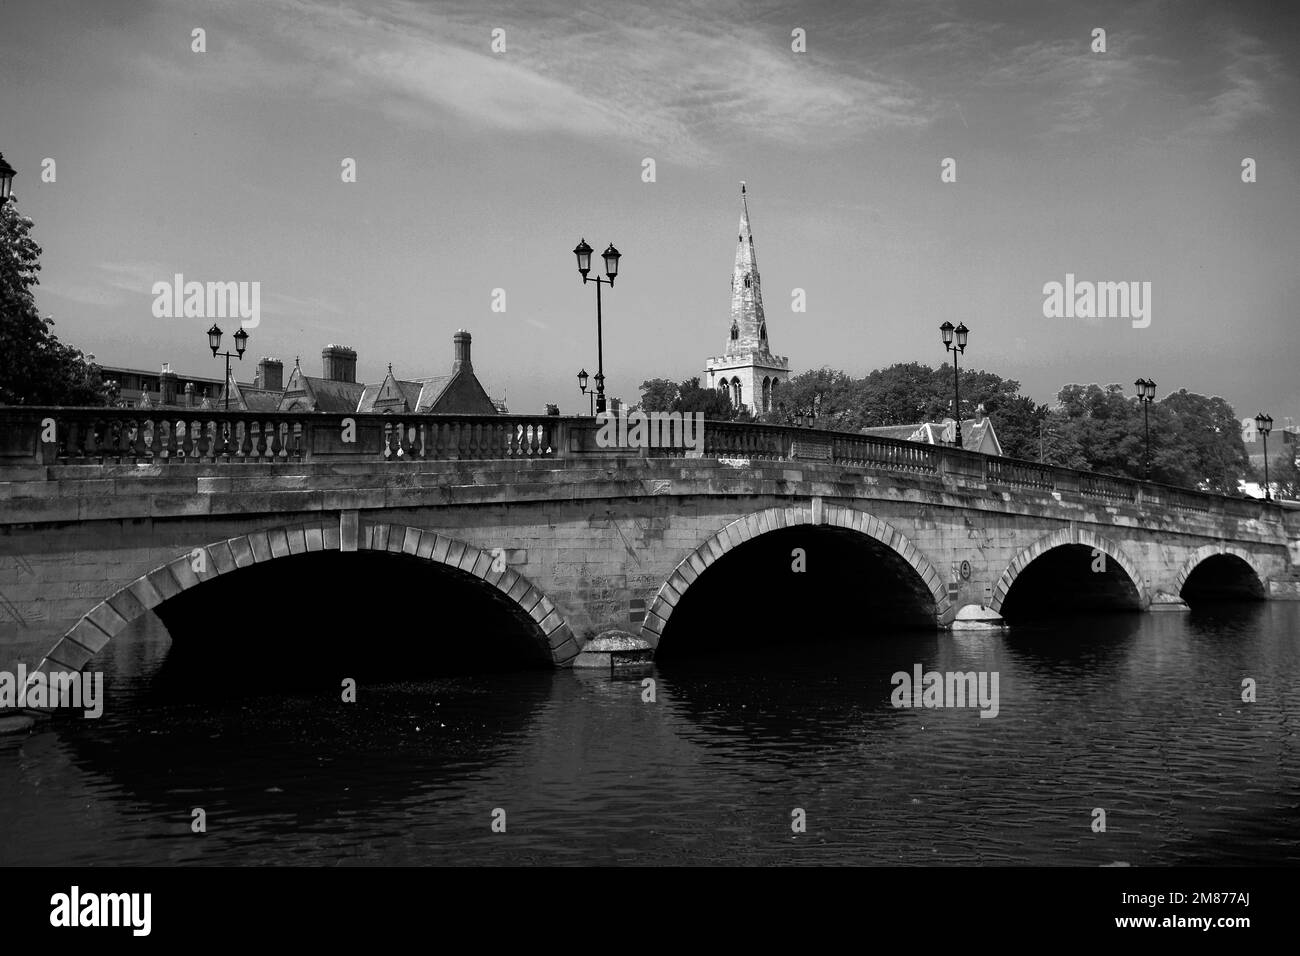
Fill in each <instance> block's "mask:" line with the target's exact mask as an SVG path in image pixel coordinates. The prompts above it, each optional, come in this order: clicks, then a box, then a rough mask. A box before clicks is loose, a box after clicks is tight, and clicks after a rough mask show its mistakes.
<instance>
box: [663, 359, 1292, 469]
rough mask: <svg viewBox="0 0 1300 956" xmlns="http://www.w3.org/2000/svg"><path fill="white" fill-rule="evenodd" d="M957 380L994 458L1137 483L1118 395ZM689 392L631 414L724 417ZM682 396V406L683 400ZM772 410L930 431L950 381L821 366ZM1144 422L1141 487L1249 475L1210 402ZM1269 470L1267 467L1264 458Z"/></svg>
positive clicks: (912, 368)
mask: <svg viewBox="0 0 1300 956" xmlns="http://www.w3.org/2000/svg"><path fill="white" fill-rule="evenodd" d="M960 376H961V383H960V384H961V407H962V412H963V418H970V417H972V416H973V414H974V412H975V410H976V409H977V408H978V407H979V406H981V405H982V406H983V407H984V411H985V413H986V414H988V416H989V417H990V418H992V419H993V427H994V428H995V429H996V431H997V434H998V439H999V440H1000V441H1001V443H1002V450H1003V454H1005V455H1006V456H1008V457H1010V458H1022V459H1026V460H1029V461H1043V462H1044V463H1046V464H1051V465H1060V466H1062V467H1066V468H1075V469H1080V470H1086V471H1094V472H1097V473H1099V474H1106V475H1116V476H1122V477H1130V478H1141V477H1143V473H1144V459H1145V456H1146V439H1145V423H1144V418H1143V415H1144V409H1143V407H1142V404H1141V402H1139V401H1138V399H1137V398H1136V397H1135V396H1130V395H1126V394H1125V391H1124V387H1123V386H1121V385H1104V386H1103V385H1097V384H1091V385H1077V384H1076V385H1066V386H1065V387H1064V388H1062V389H1061V390H1060V392H1059V393H1058V394H1057V397H1056V403H1055V404H1054V405H1053V406H1050V407H1049V406H1047V405H1041V404H1038V403H1037V402H1035V401H1034V400H1033V399H1032V398H1030V397H1029V396H1027V395H1022V394H1020V383H1019V382H1017V381H1015V380H1014V379H1006V378H1002V377H1001V376H1000V375H997V374H995V373H993V372H988V371H984V370H982V369H981V370H966V369H963V370H962V371H961V373H960ZM698 385H699V380H698V379H692V380H690V381H689V382H683V383H681V384H680V385H674V384H673V383H672V382H670V381H669V380H667V379H652V380H651V381H649V382H645V383H643V384H642V386H641V389H642V393H643V405H642V407H643V408H645V409H646V410H647V411H685V410H689V411H696V410H699V411H704V412H705V414H706V416H707V417H709V418H711V419H715V420H727V419H730V418H733V417H736V416H735V413H734V411H733V410H732V409H731V403H730V401H729V400H728V397H727V395H726V393H725V392H721V391H717V392H715V391H712V390H709V389H699V388H698ZM688 386H691V388H688ZM688 394H689V395H690V396H692V397H691V398H690V399H686V398H685V396H687V395H688ZM697 395H698V396H699V397H698V399H697V398H695V397H694V396H697ZM713 400H716V401H717V402H718V405H717V406H715V405H713V404H711V401H713ZM776 401H777V407H776V408H775V409H774V410H773V411H771V412H767V413H765V414H763V415H762V416H760V418H761V420H762V421H767V422H773V423H777V424H789V423H793V422H796V421H798V420H799V419H800V417H801V416H803V415H804V414H806V413H810V412H813V411H814V410H815V411H816V424H817V425H818V426H819V427H821V428H828V429H834V430H839V431H851V432H856V431H858V430H859V429H861V428H863V427H867V426H876V425H912V424H919V423H921V422H927V421H931V422H934V421H942V420H943V419H944V418H947V417H950V416H951V415H952V402H953V371H952V366H951V365H942V366H940V367H938V368H932V367H930V366H928V365H924V364H922V363H919V362H904V363H899V364H896V365H891V366H889V367H887V368H882V369H876V370H875V371H873V372H870V373H868V374H867V375H865V376H862V377H861V378H854V377H853V376H851V375H849V374H847V373H845V372H842V371H839V370H837V369H832V368H828V367H823V368H819V369H809V370H808V371H806V372H801V373H800V374H798V375H795V376H792V377H791V378H790V379H789V380H788V381H786V382H783V383H782V384H781V386H780V388H778V389H777V392H776ZM688 406H689V407H688ZM720 406H725V407H720ZM1146 412H1147V413H1148V414H1149V415H1150V428H1151V473H1150V477H1151V479H1152V480H1153V481H1161V482H1165V483H1167V484H1172V485H1180V486H1183V487H1189V488H1200V489H1203V490H1206V491H1217V492H1221V493H1225V494H1234V493H1236V492H1237V488H1238V482H1239V481H1240V480H1242V479H1245V478H1252V477H1253V476H1254V470H1253V469H1252V468H1251V465H1250V461H1249V459H1248V457H1247V454H1246V449H1245V446H1244V445H1243V444H1242V442H1241V427H1240V424H1239V423H1238V420H1237V417H1236V414H1235V413H1234V411H1233V409H1232V406H1231V405H1229V404H1228V403H1227V402H1226V401H1224V400H1223V399H1222V398H1218V397H1209V398H1207V397H1206V396H1204V395H1198V394H1196V393H1195V392H1189V391H1188V390H1186V389H1180V390H1179V391H1177V392H1173V393H1172V394H1170V395H1167V396H1166V397H1165V398H1164V399H1162V400H1161V401H1158V402H1153V403H1152V404H1151V406H1150V408H1149V409H1146ZM1269 467H1270V469H1273V468H1274V464H1273V462H1272V461H1271V460H1270V462H1269ZM1277 469H1278V470H1277V472H1276V475H1274V474H1272V473H1270V477H1271V478H1273V480H1274V483H1275V484H1276V483H1277V481H1278V480H1279V478H1280V477H1281V476H1283V475H1286V476H1288V478H1289V476H1290V475H1291V472H1292V471H1294V470H1295V465H1294V463H1292V464H1290V465H1286V464H1285V463H1284V462H1282V460H1281V459H1279V464H1278V466H1277ZM1288 487H1289V486H1288Z"/></svg>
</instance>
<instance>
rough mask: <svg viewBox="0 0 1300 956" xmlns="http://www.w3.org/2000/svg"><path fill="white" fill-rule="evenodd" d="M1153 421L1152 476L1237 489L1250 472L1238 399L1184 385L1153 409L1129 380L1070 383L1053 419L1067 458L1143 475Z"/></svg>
mask: <svg viewBox="0 0 1300 956" xmlns="http://www.w3.org/2000/svg"><path fill="white" fill-rule="evenodd" d="M1148 413H1149V415H1150V421H1151V426H1150V427H1151V479H1152V480H1153V481H1161V482H1165V483H1166V484H1171V485H1181V486H1183V487H1187V488H1201V489H1203V490H1206V491H1217V492H1220V493H1223V494H1233V493H1235V492H1236V490H1237V483H1238V481H1239V480H1240V479H1242V478H1245V477H1248V476H1249V475H1250V474H1251V469H1250V463H1249V461H1248V460H1247V457H1246V449H1245V446H1244V445H1242V443H1241V428H1240V425H1238V423H1237V417H1236V414H1235V413H1234V412H1233V410H1232V406H1231V405H1229V404H1228V403H1227V402H1225V401H1224V400H1223V399H1222V398H1218V397H1217V396H1216V397H1214V398H1206V397H1205V396H1204V395H1197V394H1196V393H1195V392H1189V391H1187V390H1186V389H1182V390H1180V391H1178V392H1175V393H1173V394H1171V395H1169V396H1167V397H1166V398H1165V399H1164V400H1163V401H1159V402H1153V403H1152V404H1151V407H1150V408H1149V409H1147V410H1145V412H1144V410H1143V409H1142V407H1141V402H1140V401H1139V400H1138V399H1137V398H1135V397H1127V396H1125V394H1124V387H1123V386H1122V385H1107V386H1105V387H1103V386H1101V385H1096V384H1093V385H1067V386H1065V387H1064V388H1063V389H1061V391H1060V392H1059V393H1058V394H1057V406H1056V408H1055V409H1053V410H1052V412H1051V414H1050V415H1049V416H1048V419H1047V420H1048V423H1049V425H1050V426H1051V427H1052V430H1053V432H1054V433H1055V436H1056V438H1057V441H1058V443H1059V444H1058V448H1057V450H1058V451H1059V452H1061V453H1063V454H1062V457H1064V458H1065V459H1066V460H1059V459H1058V460H1052V459H1048V460H1052V463H1053V464H1062V465H1066V466H1068V467H1072V468H1083V469H1086V470H1089V471H1096V472H1098V473H1100V474H1106V475H1118V476H1121V477H1128V478H1142V477H1143V474H1144V471H1145V467H1144V463H1145V458H1146V437H1145V431H1146V423H1145V422H1144V416H1145V415H1146V414H1148Z"/></svg>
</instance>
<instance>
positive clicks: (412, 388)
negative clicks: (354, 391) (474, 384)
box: [356, 372, 473, 414]
mask: <svg viewBox="0 0 1300 956" xmlns="http://www.w3.org/2000/svg"><path fill="white" fill-rule="evenodd" d="M456 374H459V373H455V374H452V375H429V376H425V377H424V378H417V379H415V380H414V381H404V380H402V379H398V378H395V377H394V376H393V373H392V372H389V373H388V375H387V376H385V377H384V380H383V381H382V382H380V383H379V384H377V385H367V386H366V387H365V391H363V392H362V394H361V398H360V399H359V401H358V402H357V408H356V410H357V412H359V413H366V412H374V411H376V410H378V411H383V406H386V405H387V406H391V405H392V404H393V399H394V397H395V396H400V397H401V399H402V401H404V402H405V404H406V408H407V409H408V410H409V411H412V412H418V413H421V414H423V413H425V412H428V411H430V410H432V409H433V408H434V407H436V406H437V404H438V399H439V398H441V397H442V393H443V392H444V391H446V390H447V386H448V385H450V384H451V381H452V379H453V378H455V377H456ZM471 374H473V373H471Z"/></svg>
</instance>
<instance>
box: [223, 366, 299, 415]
mask: <svg viewBox="0 0 1300 956" xmlns="http://www.w3.org/2000/svg"><path fill="white" fill-rule="evenodd" d="M229 385H230V404H231V405H233V406H234V407H235V408H239V409H244V410H246V411H250V412H274V411H278V410H279V408H280V397H281V396H282V395H283V394H284V393H283V392H280V391H277V390H273V389H269V388H257V387H256V386H254V385H240V384H239V382H237V381H236V380H235V377H234V376H233V375H232V376H230V383H229ZM224 406H225V392H221V391H219V392H218V393H217V400H216V402H215V407H217V408H222V407H224Z"/></svg>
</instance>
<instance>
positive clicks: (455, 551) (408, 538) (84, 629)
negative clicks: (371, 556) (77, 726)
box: [33, 524, 578, 673]
mask: <svg viewBox="0 0 1300 956" xmlns="http://www.w3.org/2000/svg"><path fill="white" fill-rule="evenodd" d="M352 550H353V549H351V548H349V549H347V551H352ZM331 551H332V552H344V549H343V548H342V546H341V535H340V532H339V527H338V525H337V524H328V525H326V526H324V527H323V526H322V525H320V524H304V525H292V526H280V527H275V528H270V529H268V530H265V531H256V532H252V533H250V534H245V535H239V536H237V537H234V538H229V539H225V540H222V541H216V542H213V543H211V544H207V545H204V546H202V547H197V548H193V549H191V550H190V551H187V552H185V553H184V554H182V555H181V556H179V557H177V558H174V559H173V560H172V561H170V562H168V563H167V564H164V565H162V566H160V567H157V568H155V569H154V570H152V571H150V572H148V573H147V574H142V575H140V576H139V577H138V578H136V579H135V580H134V581H132V582H131V583H130V584H128V585H126V586H125V587H122V588H120V589H119V590H117V591H116V592H114V593H113V594H112V595H111V596H109V597H107V598H105V599H104V600H103V601H100V602H99V604H97V605H95V606H94V607H93V608H91V609H90V611H88V612H87V613H86V614H85V615H83V616H82V618H81V619H80V620H79V621H78V622H77V623H76V624H75V625H73V626H72V627H71V628H70V629H69V630H68V632H67V633H66V634H64V635H63V637H61V638H60V639H59V640H58V641H57V642H56V643H55V645H54V646H53V647H52V648H51V649H50V650H49V651H48V652H47V653H46V655H45V656H44V658H42V660H41V663H40V664H39V665H38V666H37V668H36V671H45V672H49V671H50V670H54V669H59V670H65V671H80V670H81V669H83V668H84V667H85V666H86V665H87V664H88V663H89V662H90V661H91V660H92V659H93V658H94V657H95V655H97V654H98V653H99V652H100V651H102V650H103V649H104V648H105V647H106V646H107V645H108V643H109V642H110V641H111V640H112V639H113V638H114V637H115V636H117V635H118V634H119V633H121V632H122V631H123V630H124V629H125V628H126V627H127V626H128V625H130V624H131V623H132V622H134V621H135V620H136V619H138V618H139V617H141V616H142V615H143V614H144V613H145V612H146V611H150V610H153V609H154V608H156V607H158V606H160V605H162V604H163V603H164V602H166V601H168V600H170V599H171V598H174V597H176V596H177V595H180V594H182V593H184V592H186V591H188V590H190V589H191V588H194V587H197V586H199V585H200V584H203V583H204V582H207V581H211V580H214V579H216V578H218V577H221V576H224V575H231V574H236V573H238V572H239V571H240V570H242V569H244V568H250V567H253V566H255V565H262V564H267V563H270V562H274V561H276V560H281V559H284V558H291V557H294V556H298V555H307V554H315V553H324V552H331ZM355 551H357V552H371V553H391V554H394V555H405V556H407V557H409V558H412V559H415V560H420V561H426V562H429V563H430V564H433V565H439V566H443V567H448V568H452V569H455V570H456V571H459V572H462V573H463V574H465V575H468V576H469V577H471V578H474V579H477V580H479V581H480V582H482V584H484V585H486V586H489V587H492V588H495V589H496V590H497V591H498V592H500V594H499V598H500V599H501V600H502V601H504V602H507V603H509V604H510V605H511V606H512V610H514V611H515V612H516V613H515V615H514V616H515V617H516V619H518V620H520V621H521V622H523V621H525V620H527V621H528V622H530V625H531V632H532V633H531V637H532V639H533V640H534V641H535V642H536V643H537V645H538V649H539V652H542V653H544V654H545V655H546V657H548V658H549V659H550V661H551V663H552V664H554V665H555V666H556V667H562V666H564V665H566V664H569V663H570V662H571V661H572V659H573V658H574V657H576V656H577V654H578V647H577V642H576V641H575V640H574V639H573V634H572V632H571V630H570V628H569V625H568V623H567V622H566V621H565V620H564V618H563V616H562V615H561V614H560V612H559V610H557V609H556V607H555V606H554V605H553V604H552V603H551V601H550V599H549V598H547V596H546V595H545V594H544V593H543V592H542V590H541V589H540V588H539V587H537V586H536V585H535V584H533V583H532V582H531V581H530V580H529V579H528V578H526V577H524V576H523V575H522V574H520V573H519V572H517V571H515V570H514V569H513V568H509V567H504V566H503V565H504V562H503V561H499V560H494V555H493V553H492V552H491V551H490V550H489V551H484V550H481V549H479V548H476V547H474V546H473V545H472V544H468V543H466V542H464V541H461V540H459V539H456V538H452V537H449V536H447V535H444V534H440V533H438V532H435V531H429V530H425V529H422V528H414V527H410V526H408V525H400V524H373V525H367V526H364V527H362V528H360V529H359V532H358V534H357V540H356V548H355ZM344 553H346V552H344ZM33 673H35V672H33Z"/></svg>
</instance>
